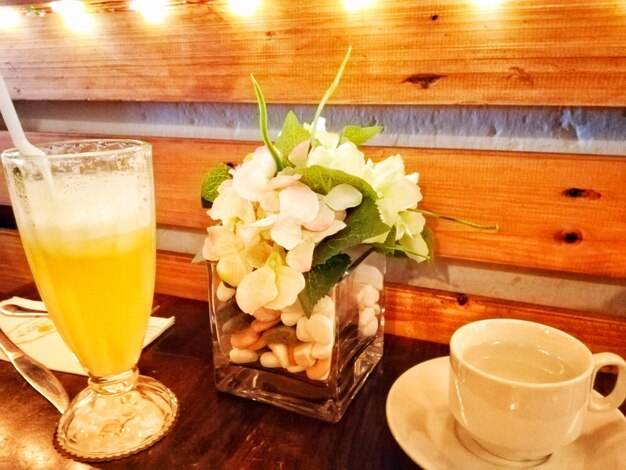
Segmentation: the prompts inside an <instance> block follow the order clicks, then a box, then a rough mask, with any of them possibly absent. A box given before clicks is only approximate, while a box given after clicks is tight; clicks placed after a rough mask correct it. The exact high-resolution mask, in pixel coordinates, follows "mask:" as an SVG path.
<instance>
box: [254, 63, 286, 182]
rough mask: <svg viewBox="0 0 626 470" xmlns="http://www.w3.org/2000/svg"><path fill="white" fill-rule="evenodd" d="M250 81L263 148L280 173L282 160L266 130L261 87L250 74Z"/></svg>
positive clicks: (265, 109) (264, 106)
mask: <svg viewBox="0 0 626 470" xmlns="http://www.w3.org/2000/svg"><path fill="white" fill-rule="evenodd" d="M250 79H251V80H252V85H253V86H254V93H255V94H256V100H257V103H258V104H259V127H260V128H261V136H262V137H263V142H264V143H265V146H266V147H267V149H268V150H269V151H270V154H271V155H272V158H273V159H274V163H275V165H276V171H280V170H282V169H283V168H284V165H283V158H282V156H281V154H280V151H279V150H278V149H277V148H276V147H275V146H274V144H273V143H272V141H271V140H270V133H269V131H268V129H267V106H266V105H265V97H264V96H263V90H261V86H260V85H259V84H258V83H257V81H256V79H255V78H254V75H252V74H250Z"/></svg>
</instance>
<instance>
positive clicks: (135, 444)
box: [2, 140, 178, 460]
mask: <svg viewBox="0 0 626 470" xmlns="http://www.w3.org/2000/svg"><path fill="white" fill-rule="evenodd" d="M39 148H41V149H42V150H43V151H44V152H45V153H46V156H45V157H32V156H25V155H22V154H20V153H19V151H17V150H15V149H12V150H7V151H5V152H3V153H2V166H3V169H4V172H5V175H6V179H7V183H8V187H9V194H10V196H11V202H12V205H13V209H14V211H15V217H16V220H17V223H18V228H19V232H20V236H21V239H22V243H23V245H24V249H25V251H26V256H27V258H28V262H29V264H30V267H31V270H32V273H33V276H34V278H35V282H36V284H37V288H38V289H39V292H40V294H41V297H42V300H43V301H44V303H45V305H46V307H47V309H48V312H49V313H50V317H51V318H52V321H53V322H54V324H55V326H56V327H57V329H58V331H59V333H60V334H61V336H62V338H63V340H64V341H65V343H66V344H67V345H68V347H69V348H70V349H71V350H72V352H73V353H74V355H75V356H76V358H77V359H78V361H79V362H80V363H81V364H82V366H83V367H84V368H85V369H86V371H87V372H88V374H89V386H88V387H87V388H86V389H85V390H83V391H82V392H81V393H80V394H79V395H78V396H77V397H75V398H74V399H73V400H72V402H71V404H70V406H69V408H68V410H67V411H66V412H65V413H64V414H63V416H62V417H61V420H60V422H59V426H58V429H57V433H56V439H57V442H58V444H59V445H60V446H61V448H62V449H64V450H65V451H66V452H68V453H70V454H73V455H75V456H77V457H79V458H84V459H91V460H107V459H111V458H117V457H122V456H124V455H128V454H131V453H135V452H137V451H139V450H141V449H144V448H146V447H148V446H150V445H152V444H153V443H154V442H156V441H157V440H158V439H159V438H160V437H162V436H163V435H164V434H165V433H166V432H167V431H168V430H169V428H170V427H171V426H172V424H173V423H174V421H175V418H176V415H177V410H178V402H177V400H176V397H175V396H174V395H173V394H172V392H171V391H170V390H169V389H168V388H167V387H165V386H164V385H162V384H161V383H159V382H157V381H156V380H154V379H151V378H149V377H144V376H140V375H139V372H138V370H137V361H138V359H139V355H140V353H141V349H142V344H143V340H144V336H145V333H146V329H147V325H148V318H149V316H150V312H151V307H152V298H153V294H154V281H155V259H156V242H155V238H156V235H155V232H156V226H155V211H154V189H153V177H152V152H151V147H150V145H149V144H147V143H144V142H139V141H134V140H81V141H74V142H61V143H55V144H48V145H42V146H39Z"/></svg>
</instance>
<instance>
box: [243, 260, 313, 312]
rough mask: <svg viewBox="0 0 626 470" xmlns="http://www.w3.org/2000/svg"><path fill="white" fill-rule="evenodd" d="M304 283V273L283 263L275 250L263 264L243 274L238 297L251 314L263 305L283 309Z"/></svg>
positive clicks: (263, 306) (291, 301)
mask: <svg viewBox="0 0 626 470" xmlns="http://www.w3.org/2000/svg"><path fill="white" fill-rule="evenodd" d="M304 285H305V282H304V276H303V275H302V274H301V273H299V272H298V271H296V270H295V269H293V268H291V267H289V266H286V265H284V264H283V261H282V258H281V256H280V254H279V253H278V252H277V251H273V252H272V253H271V254H270V256H269V257H268V259H267V261H266V263H265V265H264V266H262V267H260V268H258V269H256V270H254V271H252V272H251V273H249V274H247V275H245V276H244V277H243V279H242V280H241V282H240V283H239V285H238V287H237V292H236V294H235V300H236V301H237V305H238V306H239V308H240V309H241V310H242V311H243V312H245V313H249V314H253V313H254V312H256V311H257V310H258V309H260V308H269V309H273V310H281V309H283V308H285V307H287V306H289V305H292V304H293V303H295V301H296V300H297V299H298V294H299V293H300V292H301V291H302V289H304Z"/></svg>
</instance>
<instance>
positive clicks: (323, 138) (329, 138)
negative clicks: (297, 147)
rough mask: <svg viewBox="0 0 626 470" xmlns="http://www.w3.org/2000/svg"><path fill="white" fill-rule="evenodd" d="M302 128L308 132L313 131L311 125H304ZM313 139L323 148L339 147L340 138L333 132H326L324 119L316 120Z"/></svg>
mask: <svg viewBox="0 0 626 470" xmlns="http://www.w3.org/2000/svg"><path fill="white" fill-rule="evenodd" d="M303 127H304V128H305V129H306V130H307V131H309V132H311V129H313V127H312V124H306V123H304V124H303ZM315 138H316V139H317V140H318V142H319V143H320V144H321V145H322V146H323V147H326V148H329V149H332V148H337V146H338V145H339V138H340V136H339V134H336V133H334V132H328V131H326V119H324V118H323V117H321V116H320V117H318V118H317V124H316V125H315Z"/></svg>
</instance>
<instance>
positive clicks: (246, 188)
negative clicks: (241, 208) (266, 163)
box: [233, 161, 268, 201]
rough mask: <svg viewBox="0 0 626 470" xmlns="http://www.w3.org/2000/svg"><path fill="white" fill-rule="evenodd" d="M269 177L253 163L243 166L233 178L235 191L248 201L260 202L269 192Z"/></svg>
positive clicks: (246, 163)
mask: <svg viewBox="0 0 626 470" xmlns="http://www.w3.org/2000/svg"><path fill="white" fill-rule="evenodd" d="M267 182H268V177H267V176H266V175H265V174H263V171H260V170H259V167H258V166H256V165H254V164H253V162H252V161H249V162H245V163H244V164H242V165H241V166H240V167H239V168H238V169H237V171H235V175H234V176H233V189H234V190H235V191H236V192H237V194H238V195H239V196H241V197H242V198H244V199H247V200H248V201H258V200H259V199H260V198H261V195H262V194H263V193H265V192H266V191H267Z"/></svg>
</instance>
